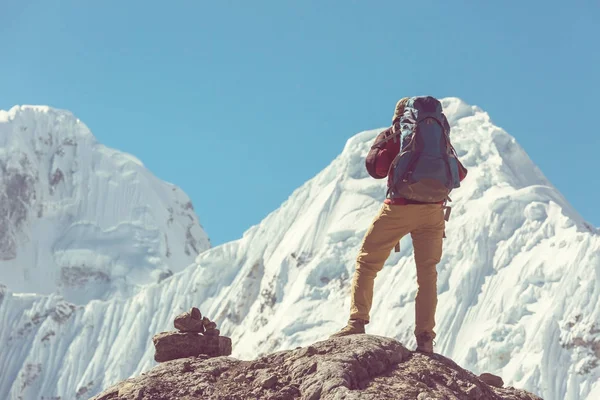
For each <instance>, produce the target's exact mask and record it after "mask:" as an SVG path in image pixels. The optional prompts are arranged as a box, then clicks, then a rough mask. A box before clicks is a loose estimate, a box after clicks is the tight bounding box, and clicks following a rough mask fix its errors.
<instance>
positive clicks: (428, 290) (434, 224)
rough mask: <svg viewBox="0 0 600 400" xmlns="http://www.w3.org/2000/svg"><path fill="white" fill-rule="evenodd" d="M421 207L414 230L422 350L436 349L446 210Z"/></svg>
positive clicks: (417, 315) (418, 331) (417, 332)
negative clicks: (434, 345) (436, 324)
mask: <svg viewBox="0 0 600 400" xmlns="http://www.w3.org/2000/svg"><path fill="white" fill-rule="evenodd" d="M417 207H419V210H418V212H416V214H418V215H419V220H420V224H419V227H418V228H416V229H415V230H413V231H412V232H411V236H412V239H413V246H414V251H415V264H416V266H417V284H418V290H417V297H416V299H415V325H416V327H415V336H416V337H417V344H418V347H419V348H420V350H423V351H427V352H431V351H433V345H432V342H433V339H434V338H435V336H436V334H435V331H434V327H435V310H436V307H437V269H436V267H437V264H438V263H439V262H440V260H441V258H442V245H443V236H444V228H445V221H444V212H443V210H442V208H441V207H440V206H437V205H436V206H434V205H426V206H417Z"/></svg>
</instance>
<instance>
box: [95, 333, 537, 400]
mask: <svg viewBox="0 0 600 400" xmlns="http://www.w3.org/2000/svg"><path fill="white" fill-rule="evenodd" d="M487 378H489V376H488V377H487ZM497 382H498V381H496V383H497ZM93 399H94V400H133V399H136V400H158V399H173V400H175V399H187V400H191V399H228V400H235V399H240V400H242V399H270V400H287V399H290V400H291V399H303V400H317V399H361V400H381V399H406V400H409V399H410V400H415V399H416V400H434V399H440V400H441V399H461V400H462V399H465V400H479V399H482V400H500V399H507V400H540V398H539V397H537V396H535V395H533V394H531V393H527V392H525V391H522V390H518V389H514V388H498V387H494V386H490V385H488V384H486V383H485V382H484V381H482V380H481V379H479V378H478V377H477V376H475V375H474V374H472V373H470V372H468V371H466V370H464V369H462V368H461V367H459V366H458V365H457V364H455V363H454V362H453V361H452V360H450V359H448V358H445V357H443V356H441V355H437V354H432V355H426V354H421V353H413V352H411V351H409V350H407V349H406V348H405V347H404V346H402V344H400V343H399V342H398V341H396V340H394V339H390V338H384V337H379V336H371V335H355V336H349V337H341V338H335V339H329V340H326V341H323V342H319V343H315V344H314V345H312V346H308V347H305V348H298V349H296V350H291V351H282V352H278V353H274V354H270V355H267V356H264V357H261V358H259V359H257V360H254V361H240V360H237V359H234V358H230V357H216V358H208V356H204V355H202V356H198V357H191V358H186V359H178V360H174V361H169V362H166V363H162V364H160V365H159V366H157V367H155V368H154V369H152V370H150V371H148V372H147V373H144V374H142V376H139V377H136V378H132V379H128V380H126V381H123V382H121V383H119V384H117V385H115V386H113V387H112V388H110V389H108V390H106V391H105V392H103V393H101V394H99V395H97V396H96V397H94V398H93Z"/></svg>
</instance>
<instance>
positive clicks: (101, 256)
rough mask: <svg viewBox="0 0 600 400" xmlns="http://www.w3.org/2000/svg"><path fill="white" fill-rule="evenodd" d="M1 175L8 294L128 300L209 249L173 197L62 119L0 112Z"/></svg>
mask: <svg viewBox="0 0 600 400" xmlns="http://www.w3.org/2000/svg"><path fill="white" fill-rule="evenodd" d="M0 173H1V174H0V189H1V190H0V263H1V264H0V265H1V266H2V268H0V282H2V283H5V284H7V286H8V287H10V288H11V289H12V290H13V291H31V292H36V293H50V292H53V291H56V290H58V291H59V292H61V293H62V294H64V295H65V296H66V297H67V298H69V299H71V300H73V301H76V302H85V301H87V300H89V299H91V298H103V297H105V296H106V295H108V294H109V293H123V294H126V293H128V292H130V291H131V290H134V288H135V287H137V286H138V285H140V284H144V283H150V282H155V281H157V280H159V279H161V278H162V277H164V276H168V275H170V274H172V273H173V271H177V270H180V269H181V268H183V267H184V266H186V265H188V264H189V263H190V262H191V261H193V259H194V258H195V256H196V255H197V254H199V253H200V252H202V251H204V250H206V249H207V248H209V247H210V246H209V241H208V237H207V236H206V234H205V233H204V231H203V230H202V228H201V226H200V225H199V222H198V219H197V217H196V215H195V213H194V210H193V207H192V204H191V202H190V200H189V198H188V197H187V196H186V195H185V194H184V193H183V192H182V191H181V190H179V189H178V188H177V187H175V186H173V185H171V184H168V183H165V182H162V181H160V180H158V179H157V178H156V177H154V176H153V175H152V174H151V173H150V172H149V171H147V170H146V169H145V168H144V167H143V164H142V163H141V162H140V161H139V160H138V159H137V158H135V157H133V156H131V155H128V154H125V153H121V152H118V151H116V150H113V149H110V148H107V147H105V146H103V145H101V144H99V143H98V142H97V141H96V138H95V137H94V136H93V135H92V133H91V132H90V130H89V129H88V128H87V126H85V124H83V123H82V122H81V121H80V120H79V119H77V118H76V117H75V116H73V115H72V114H71V113H69V112H67V111H62V110H56V109H53V108H50V107H45V106H17V107H13V108H11V109H10V110H9V111H0Z"/></svg>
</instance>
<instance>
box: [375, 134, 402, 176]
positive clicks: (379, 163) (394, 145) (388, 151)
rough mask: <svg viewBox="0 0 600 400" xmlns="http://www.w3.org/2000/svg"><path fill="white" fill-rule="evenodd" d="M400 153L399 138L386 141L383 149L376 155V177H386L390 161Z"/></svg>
mask: <svg viewBox="0 0 600 400" xmlns="http://www.w3.org/2000/svg"><path fill="white" fill-rule="evenodd" d="M399 152H400V138H399V137H397V138H396V139H391V140H388V141H387V142H386V143H385V147H384V148H383V149H381V150H379V154H378V155H377V159H376V164H375V170H376V172H377V175H379V176H381V177H382V178H383V177H386V176H387V175H388V172H389V170H390V166H391V165H392V161H394V158H396V156H397V155H398V153H399Z"/></svg>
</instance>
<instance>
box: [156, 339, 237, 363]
mask: <svg viewBox="0 0 600 400" xmlns="http://www.w3.org/2000/svg"><path fill="white" fill-rule="evenodd" d="M152 341H153V342H154V347H155V348H156V353H155V355H154V359H155V360H156V361H157V362H165V361H170V360H175V359H178V358H186V357H194V356H198V355H206V356H209V357H217V356H228V355H230V354H231V339H229V338H228V337H224V336H203V335H201V334H199V333H194V332H162V333H159V334H158V335H155V336H154V337H153V338H152Z"/></svg>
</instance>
